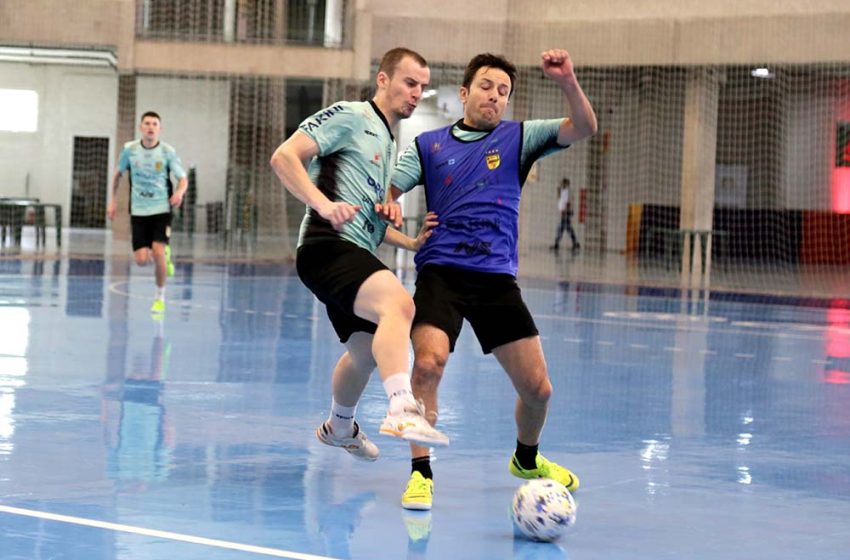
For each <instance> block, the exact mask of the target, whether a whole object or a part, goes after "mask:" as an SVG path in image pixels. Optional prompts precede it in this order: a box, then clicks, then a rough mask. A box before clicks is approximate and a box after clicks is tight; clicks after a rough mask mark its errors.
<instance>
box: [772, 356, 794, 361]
mask: <svg viewBox="0 0 850 560" xmlns="http://www.w3.org/2000/svg"><path fill="white" fill-rule="evenodd" d="M773 359H774V360H776V361H777V362H790V361H791V358H789V357H788V356H774V357H773Z"/></svg>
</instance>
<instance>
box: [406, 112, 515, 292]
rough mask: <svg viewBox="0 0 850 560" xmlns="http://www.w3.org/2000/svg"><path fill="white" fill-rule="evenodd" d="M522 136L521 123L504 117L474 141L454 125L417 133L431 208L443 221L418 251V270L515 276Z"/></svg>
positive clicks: (416, 261)
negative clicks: (434, 268) (457, 133)
mask: <svg viewBox="0 0 850 560" xmlns="http://www.w3.org/2000/svg"><path fill="white" fill-rule="evenodd" d="M522 137H523V134H522V123H520V122H516V121H502V122H501V123H499V125H497V126H496V128H494V129H493V130H492V132H490V134H488V135H487V136H484V137H483V138H481V139H479V140H475V141H471V142H469V141H462V140H458V139H457V138H455V137H454V136H453V135H452V126H447V127H445V128H440V129H437V130H433V131H430V132H425V133H423V134H420V135H419V136H418V137H417V138H416V147H417V151H418V153H419V159H420V161H421V164H422V173H423V178H424V184H425V198H426V201H427V205H428V210H431V211H434V212H436V213H437V220H438V221H439V222H440V225H439V226H438V227H437V228H436V229H435V230H434V232H433V234H432V235H431V238H430V239H428V242H427V243H425V245H423V246H422V248H421V249H419V251H418V252H417V253H416V257H415V258H414V262H415V263H416V269H417V270H419V269H421V268H422V267H423V266H425V265H426V264H439V265H448V266H456V267H460V268H464V269H468V270H475V271H480V272H496V273H505V274H510V275H512V276H516V273H517V261H518V255H517V237H518V228H519V199H520V191H521V189H522V183H523V182H524V180H525V177H522V175H523V169H522V167H521V165H520V154H521V152H522ZM525 173H527V170H525Z"/></svg>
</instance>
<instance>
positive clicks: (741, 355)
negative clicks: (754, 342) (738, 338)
mask: <svg viewBox="0 0 850 560" xmlns="http://www.w3.org/2000/svg"><path fill="white" fill-rule="evenodd" d="M735 357H736V358H743V359H745V360H752V359H753V358H755V357H756V355H755V354H735Z"/></svg>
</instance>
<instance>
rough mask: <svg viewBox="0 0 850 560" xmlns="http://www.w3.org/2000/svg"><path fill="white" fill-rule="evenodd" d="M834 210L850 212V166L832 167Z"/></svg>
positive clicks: (840, 212) (841, 212)
mask: <svg viewBox="0 0 850 560" xmlns="http://www.w3.org/2000/svg"><path fill="white" fill-rule="evenodd" d="M832 211H833V212H838V213H839V214H850V167H835V168H833V169H832Z"/></svg>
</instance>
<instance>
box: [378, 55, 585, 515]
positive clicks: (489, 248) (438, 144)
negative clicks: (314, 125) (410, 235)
mask: <svg viewBox="0 0 850 560" xmlns="http://www.w3.org/2000/svg"><path fill="white" fill-rule="evenodd" d="M541 58H542V68H543V73H544V74H545V75H546V76H547V77H548V78H549V79H551V80H553V81H554V82H555V83H556V84H557V85H558V87H559V88H560V89H561V91H562V92H563V94H564V98H565V100H566V104H567V105H568V107H569V114H570V117H569V118H566V117H565V118H559V119H552V120H537V121H524V122H521V123H520V122H514V121H504V120H502V115H503V114H504V111H505V108H506V107H507V104H508V100H509V98H510V96H511V93H512V92H513V90H514V82H515V80H516V73H517V72H516V67H515V66H514V65H513V64H511V63H510V62H508V61H507V60H506V59H505V58H504V57H502V56H496V55H492V54H489V53H487V54H481V55H477V56H475V57H474V58H473V59H472V60H471V61H470V62H469V64H468V65H467V67H466V71H465V72H464V77H463V85H462V86H461V88H460V99H461V102H462V103H463V119H462V120H460V121H458V122H457V123H455V124H454V125H450V126H447V127H445V128H441V129H438V130H434V131H428V132H424V133H422V134H420V135H419V136H417V137H416V140H415V141H414V142H413V143H412V144H411V145H410V147H409V148H408V149H407V151H406V152H405V153H404V155H403V156H402V158H401V160H400V161H399V163H398V165H397V166H396V170H395V174H394V175H393V179H392V185H393V196H394V197H395V196H398V195H400V194H401V193H402V192H407V191H409V190H410V189H412V188H413V187H414V186H416V185H418V184H424V185H425V193H426V197H425V198H426V200H427V204H428V211H430V212H436V214H437V216H439V220H440V224H439V226H437V227H436V228H435V229H434V230H433V232H432V235H431V236H430V238H429V239H428V240H427V242H426V243H425V244H424V245H423V247H422V248H421V249H420V250H419V251H418V252H417V253H416V258H415V262H416V268H417V278H416V294H415V295H414V301H415V303H416V317H415V319H414V324H413V333H412V338H413V350H414V354H415V360H414V366H413V377H412V384H413V388H414V393H415V395H416V396H417V397H418V398H421V399H422V400H423V402H424V404H425V406H426V410H427V413H428V418H429V420H431V421H432V422H433V423H436V419H437V387H438V385H439V383H440V380H441V378H442V376H443V371H444V369H445V366H446V361H447V360H448V357H449V353H450V352H451V351H452V350H454V345H455V341H456V340H457V338H458V336H459V335H460V330H461V327H462V325H463V320H464V319H466V320H468V321H469V323H470V324H471V325H472V328H473V330H474V331H475V335H476V336H477V338H478V341H479V342H480V344H481V349H482V350H483V351H484V353H485V354H489V353H490V352H492V353H493V354H494V355H495V356H496V359H497V360H498V361H499V363H500V364H501V366H502V367H503V368H504V370H505V372H506V373H507V374H508V377H510V379H511V382H512V383H513V385H514V388H515V389H516V391H517V394H518V398H517V400H516V407H515V418H516V424H517V444H516V451H515V452H514V455H513V457H511V461H510V463H509V470H510V472H511V473H512V474H514V475H515V476H518V477H520V478H538V477H545V478H552V479H555V480H557V481H559V482H561V483H562V484H564V485H565V486H566V487H567V488H569V489H570V490H571V491H572V490H575V489H576V488H578V485H579V481H578V477H577V476H575V475H574V474H573V473H572V472H570V471H569V470H567V469H565V468H564V467H562V466H560V465H558V464H556V463H554V462H552V461H549V460H547V459H546V458H544V457H543V456H542V455H540V454H539V453H538V452H537V448H538V443H539V440H540V434H541V432H542V430H543V425H544V423H545V421H546V413H547V410H548V402H549V398H550V396H551V394H552V384H551V383H550V381H549V375H548V373H547V370H546V361H545V359H544V358H543V348H542V346H541V344H540V337H539V336H538V332H537V327H536V326H535V324H534V319H533V318H532V317H531V314H530V313H529V311H528V308H527V307H526V305H525V303H524V302H523V300H522V295H521V293H520V289H519V286H518V285H517V283H516V273H517V258H518V257H517V236H518V230H519V227H518V226H519V202H520V193H521V189H522V186H523V183H524V182H525V179H526V177H527V175H528V172H529V170H530V168H531V165H532V164H533V163H534V162H535V161H536V160H537V159H539V158H541V157H543V156H545V155H548V154H550V153H553V152H555V151H558V150H560V149H563V148H564V147H566V146H569V145H570V144H572V143H573V142H576V141H578V140H581V139H582V138H586V137H588V136H590V135H592V134H594V133H595V132H596V128H597V125H596V115H595V114H594V112H593V108H592V107H591V105H590V102H589V101H588V99H587V97H586V96H585V95H584V92H583V91H582V89H581V87H580V86H579V83H578V80H577V79H576V75H575V71H574V69H573V63H572V60H571V59H570V56H569V54H568V53H567V52H566V51H565V50H562V49H552V50H548V51H546V52H544V53H542V55H541ZM411 453H412V472H411V477H410V480H409V481H408V485H407V488H406V490H405V492H404V494H403V496H402V506H403V507H405V508H407V509H422V510H427V509H431V503H432V499H433V489H434V485H433V473H432V471H431V463H430V456H429V451H428V449H427V448H425V447H421V446H417V445H411Z"/></svg>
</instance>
